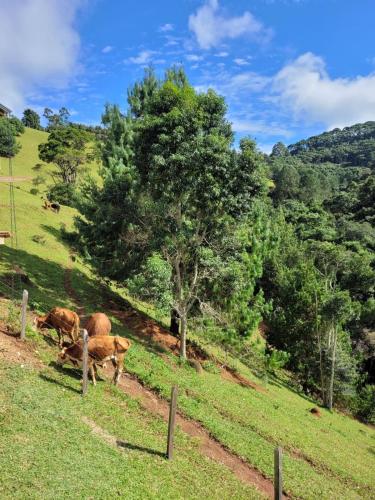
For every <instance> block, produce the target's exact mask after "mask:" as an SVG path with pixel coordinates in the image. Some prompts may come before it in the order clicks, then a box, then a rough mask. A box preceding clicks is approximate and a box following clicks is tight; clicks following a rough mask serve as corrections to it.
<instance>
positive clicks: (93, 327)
mask: <svg viewBox="0 0 375 500" xmlns="http://www.w3.org/2000/svg"><path fill="white" fill-rule="evenodd" d="M111 329H112V325H111V322H110V320H109V318H108V316H107V315H106V314H104V313H100V312H97V313H93V314H91V316H90V317H89V319H88V320H87V323H86V330H87V333H88V335H89V337H98V336H105V335H109V334H110V333H111Z"/></svg>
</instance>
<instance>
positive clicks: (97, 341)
mask: <svg viewBox="0 0 375 500" xmlns="http://www.w3.org/2000/svg"><path fill="white" fill-rule="evenodd" d="M130 345H131V344H130V341H129V340H128V339H125V338H123V337H118V336H116V337H113V336H110V335H107V336H98V337H91V338H89V342H88V352H89V356H88V369H89V372H90V374H91V378H92V381H93V384H94V385H96V378H95V371H96V365H99V366H102V365H103V364H104V363H105V362H106V361H112V364H113V366H114V368H115V373H114V375H113V379H112V382H113V383H114V384H115V385H117V383H118V381H119V379H120V376H121V373H122V370H123V366H124V357H125V354H126V352H127V351H128V349H129V348H130ZM82 358H83V343H82V340H79V341H78V342H76V343H75V344H72V345H71V346H68V347H64V348H63V349H62V350H61V352H60V353H59V355H58V358H57V364H59V365H61V366H62V365H64V364H65V363H70V364H71V365H73V366H82Z"/></svg>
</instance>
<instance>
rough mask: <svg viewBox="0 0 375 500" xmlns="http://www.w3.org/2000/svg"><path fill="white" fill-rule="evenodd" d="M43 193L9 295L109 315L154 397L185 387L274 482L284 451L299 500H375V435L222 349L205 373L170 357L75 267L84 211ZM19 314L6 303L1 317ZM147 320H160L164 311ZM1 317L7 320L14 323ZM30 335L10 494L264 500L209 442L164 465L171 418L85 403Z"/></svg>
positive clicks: (24, 199)
mask: <svg viewBox="0 0 375 500" xmlns="http://www.w3.org/2000/svg"><path fill="white" fill-rule="evenodd" d="M45 138H46V135H45V134H44V133H43V132H37V131H33V130H26V132H25V134H24V135H23V136H21V137H20V142H21V143H22V145H23V149H22V150H21V152H20V153H19V154H18V155H17V157H16V158H15V160H14V175H25V176H30V177H35V175H36V174H35V171H34V170H32V168H33V167H34V166H35V164H36V163H38V158H37V145H38V143H39V142H41V141H44V140H45ZM2 167H3V168H4V163H3V160H2ZM2 172H4V170H3V171H2ZM1 175H5V174H1ZM31 186H32V184H31V183H27V182H24V183H20V184H18V185H16V187H17V188H19V189H16V190H15V202H16V207H17V236H18V247H17V248H16V249H14V248H11V247H10V245H9V243H8V242H7V244H6V245H5V246H2V247H0V291H1V292H2V295H3V296H4V298H5V299H19V298H20V295H21V290H22V288H23V287H25V286H27V288H28V290H29V295H30V304H31V307H32V308H33V309H34V310H38V311H40V312H44V311H46V310H47V309H48V308H50V307H51V306H53V305H66V306H69V307H72V308H73V307H78V306H79V305H82V306H84V308H85V311H84V312H85V313H86V314H88V313H89V312H91V311H95V310H102V311H104V312H107V313H108V314H109V315H110V317H111V319H112V321H113V324H114V332H115V333H116V334H120V335H124V336H127V337H129V338H131V340H132V342H133V345H132V348H131V349H130V351H129V353H128V356H127V359H126V371H127V372H128V373H130V374H132V375H134V376H136V377H137V379H138V380H140V381H141V383H142V384H143V385H144V386H146V387H149V388H151V389H152V390H153V391H154V393H155V395H156V396H155V397H157V398H158V397H160V398H162V399H168V398H169V395H170V388H171V385H173V384H178V386H179V403H178V404H179V410H180V412H181V413H182V414H184V415H186V416H187V417H188V418H190V419H192V420H194V421H198V422H199V423H200V424H201V425H202V426H203V428H204V429H206V430H207V431H208V432H209V433H210V435H211V436H212V437H213V438H215V439H216V440H217V441H219V442H220V443H222V444H223V445H224V447H225V448H226V449H227V450H230V451H231V452H233V453H234V454H235V455H237V456H239V457H241V458H242V459H243V460H244V461H245V462H246V463H248V464H250V465H251V466H253V467H254V468H255V469H257V470H258V471H260V472H261V474H262V475H264V476H265V477H266V478H268V479H272V476H273V449H274V447H275V446H277V445H280V446H282V447H283V449H284V488H285V490H286V492H287V493H288V494H289V495H290V496H292V497H298V498H311V499H313V498H353V499H354V498H368V499H370V498H373V497H374V496H375V476H374V468H375V431H374V429H373V428H371V427H369V426H365V425H364V424H361V423H359V422H358V421H356V420H354V419H352V418H349V417H347V416H345V415H343V414H340V413H338V412H332V413H330V412H328V411H326V410H325V409H320V412H321V416H320V417H316V416H314V415H312V414H311V413H310V410H311V408H312V407H314V406H316V403H314V402H313V401H312V400H309V399H308V398H307V397H305V396H301V395H300V394H298V392H297V391H296V390H295V389H293V388H292V387H290V385H289V383H288V380H287V379H286V378H285V379H279V378H277V377H271V376H269V378H268V380H265V379H261V378H258V377H257V376H256V375H255V374H254V373H253V372H252V371H251V370H250V369H249V368H248V367H246V366H245V365H243V364H242V363H240V362H239V361H238V360H234V359H232V358H231V357H230V356H228V355H226V354H224V353H223V352H221V350H220V349H218V348H215V356H216V358H217V360H218V363H217V364H216V363H215V362H214V361H212V360H211V361H209V362H207V363H204V364H203V365H204V366H206V370H204V372H203V374H201V375H200V374H198V373H196V371H195V370H194V369H193V368H192V367H191V366H190V365H189V364H187V363H183V362H181V361H180V360H179V359H178V358H177V357H176V356H175V355H174V354H172V353H171V352H169V351H168V350H165V349H161V348H160V346H159V347H158V346H156V345H155V344H154V343H152V342H151V341H148V339H147V338H146V339H145V338H140V337H139V336H138V335H137V332H136V331H134V330H131V329H129V327H127V324H126V318H125V319H124V320H123V321H121V314H120V313H121V311H122V310H123V309H124V308H125V307H126V305H125V302H124V300H123V299H124V297H125V295H124V294H123V295H124V296H123V297H120V295H118V294H117V292H116V291H115V290H112V291H111V290H109V289H105V288H104V286H103V285H102V284H101V283H99V282H98V280H97V279H96V278H95V276H93V274H92V273H91V271H90V270H89V269H88V268H87V267H85V266H84V265H83V263H82V262H81V261H80V259H78V258H76V259H75V261H74V263H72V262H71V261H70V259H69V253H70V252H69V248H68V246H67V245H66V244H64V243H63V241H62V239H61V234H60V227H61V225H62V224H63V225H65V226H66V227H67V228H69V227H72V223H73V217H74V214H75V211H74V210H73V209H71V208H68V207H65V206H64V207H62V209H61V211H60V213H59V214H55V213H53V212H50V211H45V210H44V209H43V208H42V206H41V199H40V195H33V194H30V192H29V191H30V188H31ZM8 189H9V187H8V185H6V184H2V185H0V199H1V200H2V201H1V204H3V203H4V204H6V203H7V200H8ZM9 217H10V215H9V210H8V209H6V208H1V212H0V222H1V228H2V229H4V230H6V229H8V228H9ZM35 236H38V238H35ZM38 240H39V242H37V241H38ZM14 265H17V266H19V267H20V268H21V269H22V270H23V271H24V272H25V273H26V274H27V277H28V279H29V283H28V284H27V285H25V284H24V283H20V282H19V281H18V278H15V280H14V283H15V285H14V287H13V288H12V279H11V275H12V266H14ZM71 266H72V270H71V271H69V268H70V267H71ZM67 278H69V280H70V281H71V285H72V287H73V290H74V296H72V293H71V292H70V290H69V286H67ZM109 296H110V297H109ZM109 298H110V299H111V301H112V303H111V304H109ZM125 298H126V297H125ZM113 304H115V306H114V305H113ZM8 305H9V302H3V310H4V308H5V306H8ZM116 310H117V311H118V312H116ZM148 312H149V313H151V314H152V309H148ZM3 317H4V320H6V313H3ZM28 333H29V335H30V337H31V340H29V342H30V345H31V346H32V347H33V348H34V351H35V350H36V351H37V352H36V353H35V352H34V353H33V356H35V357H36V358H37V359H38V360H39V362H40V366H39V365H38V364H35V366H33V367H25V368H21V367H20V366H17V367H14V365H13V364H11V362H10V361H9V360H7V358H6V355H4V356H3V357H2V358H0V359H2V360H1V364H0V380H1V384H0V401H1V405H0V421H1V423H2V425H1V427H0V429H1V430H0V433H1V445H0V446H1V453H0V457H1V458H0V464H1V469H2V475H1V479H0V493H1V496H2V497H3V498H25V496H26V495H27V496H28V497H30V498H40V497H43V498H52V497H54V498H67V497H68V496H71V497H76V498H77V497H81V498H88V497H93V498H109V497H111V496H113V495H115V496H116V495H117V496H120V497H121V496H122V497H123V498H155V496H157V497H159V498H197V497H200V496H206V497H207V498H253V497H254V498H256V497H259V496H260V493H259V492H258V491H257V490H256V489H255V488H252V487H250V486H248V485H246V484H244V483H243V482H241V481H240V480H239V479H237V477H236V476H235V475H234V474H233V472H232V471H230V470H229V469H228V468H226V467H225V466H224V465H220V464H218V463H216V462H215V461H214V460H211V459H209V458H207V456H205V453H204V450H202V449H201V448H200V444H199V439H198V438H191V437H189V436H187V435H186V434H185V433H183V432H182V431H178V432H177V436H176V460H174V461H172V462H166V461H165V459H164V458H163V457H162V456H160V452H163V451H164V447H165V443H164V438H165V433H166V424H165V422H164V420H163V419H162V418H161V417H160V416H158V415H155V414H153V413H152V412H151V411H150V410H148V411H146V410H145V409H144V408H142V405H141V404H140V403H139V402H138V401H137V400H135V399H134V397H131V396H129V395H127V394H124V392H123V391H122V390H120V389H113V388H112V387H110V386H109V384H107V383H104V382H100V383H99V384H98V386H97V387H96V388H92V387H90V390H89V393H88V396H87V398H86V399H85V400H84V401H82V400H81V396H80V395H79V387H80V384H79V380H78V378H77V374H76V372H75V371H74V370H73V369H70V368H66V369H64V370H63V371H57V370H56V369H55V367H54V366H53V364H51V362H52V361H53V359H54V358H55V356H56V348H55V347H53V346H52V347H51V346H50V345H48V344H47V343H46V342H45V340H44V339H43V337H42V335H40V334H36V333H32V332H31V331H29V332H28ZM206 349H207V350H208V351H211V350H213V348H210V346H206ZM224 364H226V365H229V366H231V367H232V368H233V369H234V370H235V373H237V374H238V375H241V376H242V377H244V378H245V380H247V381H248V382H249V384H248V386H246V385H244V384H243V385H240V384H238V383H236V381H235V380H233V379H228V378H224V377H223V374H222V373H220V371H221V369H220V366H222V365H224ZM88 421H90V422H94V423H95V425H96V428H99V429H102V430H103V432H102V433H101V435H102V437H100V436H99V437H98V435H97V434H95V433H93V432H92V429H91V428H90V426H88V425H87V422H88ZM99 434H100V433H99ZM103 435H104V436H107V439H105V438H103ZM108 435H110V436H116V437H117V438H118V439H119V440H122V441H124V442H126V443H129V446H128V447H127V448H126V449H125V450H124V449H120V448H119V447H118V446H117V447H116V446H113V445H111V444H110V443H109V442H108V441H110V439H108ZM150 450H154V451H156V452H157V453H153V452H152V451H151V452H150ZM30 456H32V457H33V458H32V460H31V459H30ZM63 478H67V479H66V480H63ZM68 478H69V480H68Z"/></svg>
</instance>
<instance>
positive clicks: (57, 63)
mask: <svg viewBox="0 0 375 500" xmlns="http://www.w3.org/2000/svg"><path fill="white" fill-rule="evenodd" d="M81 5H82V1H81V0H18V1H14V0H1V2H0V19H1V20H2V22H1V29H0V92H1V94H0V97H1V102H2V103H4V104H5V105H7V106H9V107H10V108H12V109H13V110H14V111H16V112H19V111H21V110H22V108H23V107H24V106H25V102H26V101H27V98H28V95H30V94H31V93H33V92H35V93H36V92H37V89H38V88H41V87H44V88H46V87H48V88H50V89H51V88H59V87H61V86H63V85H65V84H67V82H68V81H69V78H70V77H71V76H73V74H74V73H76V72H77V67H78V64H77V59H78V54H79V48H80V39H79V35H78V33H77V31H76V30H75V28H74V20H75V17H76V13H77V10H78V8H79V7H80V6H81Z"/></svg>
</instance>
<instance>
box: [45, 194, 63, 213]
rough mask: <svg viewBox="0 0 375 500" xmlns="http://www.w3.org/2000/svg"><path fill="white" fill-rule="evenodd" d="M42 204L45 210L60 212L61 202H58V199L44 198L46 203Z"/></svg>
mask: <svg viewBox="0 0 375 500" xmlns="http://www.w3.org/2000/svg"><path fill="white" fill-rule="evenodd" d="M42 199H43V198H42ZM42 206H43V208H44V209H45V210H52V211H53V212H56V213H59V212H60V208H61V207H60V203H57V202H56V201H48V200H44V203H43V205H42Z"/></svg>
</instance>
